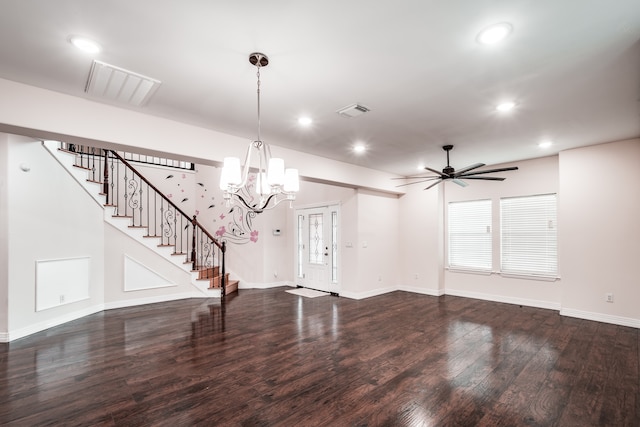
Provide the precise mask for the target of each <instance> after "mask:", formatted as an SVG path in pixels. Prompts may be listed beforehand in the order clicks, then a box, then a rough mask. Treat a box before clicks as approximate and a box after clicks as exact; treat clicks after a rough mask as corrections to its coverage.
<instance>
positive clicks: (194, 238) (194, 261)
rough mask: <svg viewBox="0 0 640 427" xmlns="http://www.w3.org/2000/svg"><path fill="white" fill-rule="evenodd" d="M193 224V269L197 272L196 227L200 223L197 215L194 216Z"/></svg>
mask: <svg viewBox="0 0 640 427" xmlns="http://www.w3.org/2000/svg"><path fill="white" fill-rule="evenodd" d="M191 224H193V233H192V235H191V269H192V270H193V271H196V225H197V224H198V221H197V220H196V216H195V215H194V216H193V220H192V221H191Z"/></svg>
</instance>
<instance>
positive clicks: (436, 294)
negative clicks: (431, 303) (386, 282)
mask: <svg viewBox="0 0 640 427" xmlns="http://www.w3.org/2000/svg"><path fill="white" fill-rule="evenodd" d="M398 290H399V291H405V292H412V293H414V294H422V295H430V296H432V297H440V296H442V295H444V289H433V288H418V287H415V286H403V285H399V286H398Z"/></svg>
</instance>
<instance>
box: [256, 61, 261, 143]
mask: <svg viewBox="0 0 640 427" xmlns="http://www.w3.org/2000/svg"><path fill="white" fill-rule="evenodd" d="M256 65H257V67H258V72H257V73H256V76H257V77H258V89H257V93H258V142H260V143H262V137H261V136H260V62H258V64H256Z"/></svg>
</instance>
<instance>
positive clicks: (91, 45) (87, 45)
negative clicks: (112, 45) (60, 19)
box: [69, 36, 102, 53]
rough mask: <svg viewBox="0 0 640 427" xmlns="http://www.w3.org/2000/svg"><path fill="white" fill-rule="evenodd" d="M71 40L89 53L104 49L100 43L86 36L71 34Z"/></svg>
mask: <svg viewBox="0 0 640 427" xmlns="http://www.w3.org/2000/svg"><path fill="white" fill-rule="evenodd" d="M69 42H71V44H72V45H74V46H75V47H77V48H78V49H80V50H81V51H83V52H87V53H98V52H100V50H102V48H101V47H100V45H99V44H98V43H96V42H94V41H93V40H89V39H87V38H84V37H78V36H71V37H70V38H69Z"/></svg>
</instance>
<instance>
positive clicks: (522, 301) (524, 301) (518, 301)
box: [444, 289, 560, 311]
mask: <svg viewBox="0 0 640 427" xmlns="http://www.w3.org/2000/svg"><path fill="white" fill-rule="evenodd" d="M444 293H445V295H452V296H456V297H464V298H473V299H480V300H484V301H494V302H503V303H506V304H515V305H524V306H527V307H536V308H545V309H547V310H556V311H558V310H560V303H557V302H552V301H540V300H534V299H528V298H517V297H508V296H504V295H493V294H484V293H480V292H469V291H461V290H456V289H445V292H444Z"/></svg>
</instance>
